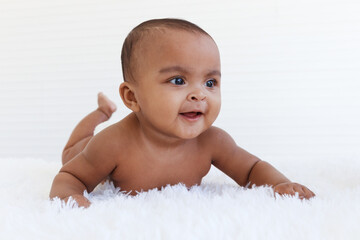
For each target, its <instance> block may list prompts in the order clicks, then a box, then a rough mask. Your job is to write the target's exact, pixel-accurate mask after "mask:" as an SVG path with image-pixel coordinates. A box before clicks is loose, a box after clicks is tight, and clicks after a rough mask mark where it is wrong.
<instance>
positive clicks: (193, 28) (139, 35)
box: [121, 18, 211, 82]
mask: <svg viewBox="0 0 360 240" xmlns="http://www.w3.org/2000/svg"><path fill="white" fill-rule="evenodd" d="M165 29H178V30H185V31H188V32H193V33H200V34H205V35H206V36H209V37H210V38H211V36H210V35H209V34H208V33H207V32H205V31H204V30H203V29H202V28H200V27H199V26H197V25H195V24H194V23H191V22H189V21H186V20H182V19H175V18H163V19H152V20H149V21H145V22H143V23H141V24H139V25H138V26H136V27H135V28H134V29H133V30H132V31H131V32H130V33H129V34H128V36H127V37H126V39H125V41H124V44H123V47H122V51H121V65H122V71H123V78H124V81H125V82H128V81H129V80H130V79H131V80H133V79H134V78H133V74H132V73H133V70H134V69H132V68H133V67H134V64H135V63H134V61H136V60H134V49H135V47H136V45H137V44H138V43H139V42H140V41H141V40H142V39H143V38H144V36H146V34H148V33H149V32H152V31H154V30H165Z"/></svg>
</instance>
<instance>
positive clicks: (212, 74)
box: [206, 70, 221, 77]
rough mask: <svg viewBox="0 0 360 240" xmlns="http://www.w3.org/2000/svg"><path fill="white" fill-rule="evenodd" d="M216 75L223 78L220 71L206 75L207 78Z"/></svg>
mask: <svg viewBox="0 0 360 240" xmlns="http://www.w3.org/2000/svg"><path fill="white" fill-rule="evenodd" d="M214 75H217V76H219V77H221V72H220V71H219V70H212V71H210V72H209V73H208V74H206V76H207V77H210V76H214Z"/></svg>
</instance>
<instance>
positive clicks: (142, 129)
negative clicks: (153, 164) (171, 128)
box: [134, 114, 193, 149]
mask: <svg viewBox="0 0 360 240" xmlns="http://www.w3.org/2000/svg"><path fill="white" fill-rule="evenodd" d="M134 116H135V118H136V119H137V124H138V132H139V137H140V139H141V141H143V142H144V143H145V144H146V145H148V146H151V147H153V148H158V149H169V148H180V147H183V146H184V145H185V144H186V143H188V142H189V141H193V139H182V138H179V137H174V136H169V135H166V134H164V133H162V132H159V131H158V130H156V129H154V128H153V127H152V126H147V124H145V123H143V122H141V120H140V119H138V118H137V116H136V115H135V114H134Z"/></svg>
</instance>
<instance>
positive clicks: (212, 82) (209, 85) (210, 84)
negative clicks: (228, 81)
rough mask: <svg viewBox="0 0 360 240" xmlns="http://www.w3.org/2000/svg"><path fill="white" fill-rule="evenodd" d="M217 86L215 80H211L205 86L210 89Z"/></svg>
mask: <svg viewBox="0 0 360 240" xmlns="http://www.w3.org/2000/svg"><path fill="white" fill-rule="evenodd" d="M215 85H216V80H215V79H210V80H207V81H206V83H205V86H206V87H209V88H212V87H214V86H215Z"/></svg>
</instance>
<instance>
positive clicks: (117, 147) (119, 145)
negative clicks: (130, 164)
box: [85, 121, 131, 155]
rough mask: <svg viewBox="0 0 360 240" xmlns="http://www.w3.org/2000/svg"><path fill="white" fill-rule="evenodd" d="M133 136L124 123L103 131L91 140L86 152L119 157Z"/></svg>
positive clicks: (118, 123) (113, 125)
mask: <svg viewBox="0 0 360 240" xmlns="http://www.w3.org/2000/svg"><path fill="white" fill-rule="evenodd" d="M130 139H131V134H130V133H129V130H128V129H127V128H126V126H124V124H123V123H122V121H120V122H117V123H115V124H112V125H110V126H108V127H107V128H105V129H103V130H102V131H100V132H99V133H97V134H96V135H95V136H93V137H92V138H91V140H90V141H89V143H88V145H87V146H86V148H85V150H87V151H90V152H92V153H93V154H95V153H101V154H104V153H106V154H107V155H112V154H115V155H117V154H118V152H119V151H123V150H124V148H126V147H127V146H128V145H129V141H130Z"/></svg>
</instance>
